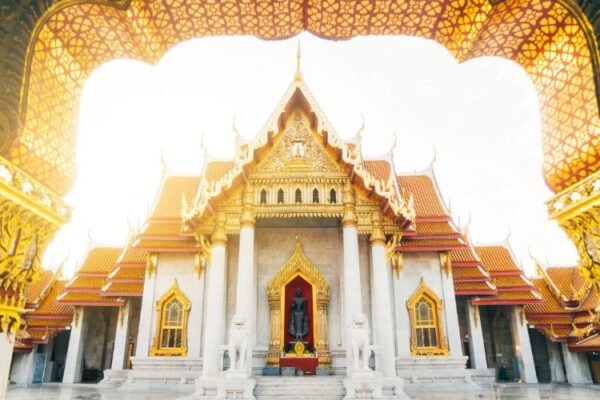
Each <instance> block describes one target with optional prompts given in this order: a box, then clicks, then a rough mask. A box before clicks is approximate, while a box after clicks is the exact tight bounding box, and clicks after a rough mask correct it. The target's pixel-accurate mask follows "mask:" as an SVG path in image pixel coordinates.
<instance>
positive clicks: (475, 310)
mask: <svg viewBox="0 0 600 400" xmlns="http://www.w3.org/2000/svg"><path fill="white" fill-rule="evenodd" d="M472 307H473V325H475V328H477V325H478V324H479V306H478V305H477V304H473V305H472Z"/></svg>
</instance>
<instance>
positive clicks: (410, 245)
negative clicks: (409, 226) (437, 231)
mask: <svg viewBox="0 0 600 400" xmlns="http://www.w3.org/2000/svg"><path fill="white" fill-rule="evenodd" d="M464 246H466V244H465V243H464V242H463V241H462V239H461V238H452V239H419V238H413V237H403V238H402V240H401V241H400V243H399V244H398V247H397V248H398V250H400V251H404V252H406V251H421V250H422V251H427V250H431V251H439V250H451V249H454V248H462V247H464Z"/></svg>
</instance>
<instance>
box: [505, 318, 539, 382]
mask: <svg viewBox="0 0 600 400" xmlns="http://www.w3.org/2000/svg"><path fill="white" fill-rule="evenodd" d="M510 325H511V331H512V337H513V343H514V346H515V356H516V357H517V360H518V361H519V372H520V375H521V379H522V380H523V382H525V383H537V375H536V373H535V363H534V361H533V352H532V351H531V342H530V341H529V332H528V330H527V320H526V319H525V311H524V310H523V306H514V307H512V310H511V318H510Z"/></svg>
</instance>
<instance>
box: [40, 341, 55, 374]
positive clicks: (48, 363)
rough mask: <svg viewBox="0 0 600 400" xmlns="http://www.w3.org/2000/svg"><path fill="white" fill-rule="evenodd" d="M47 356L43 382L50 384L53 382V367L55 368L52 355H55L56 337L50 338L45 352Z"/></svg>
mask: <svg viewBox="0 0 600 400" xmlns="http://www.w3.org/2000/svg"><path fill="white" fill-rule="evenodd" d="M44 353H45V356H46V364H45V365H44V377H43V379H42V382H50V381H51V380H52V367H53V366H54V362H53V361H52V355H53V354H54V337H53V336H52V337H50V338H48V343H47V344H46V351H45V352H44Z"/></svg>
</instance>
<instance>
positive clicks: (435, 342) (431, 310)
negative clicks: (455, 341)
mask: <svg viewBox="0 0 600 400" xmlns="http://www.w3.org/2000/svg"><path fill="white" fill-rule="evenodd" d="M406 306H407V308H408V313H409V314H410V322H411V332H412V335H411V339H410V348H411V353H412V354H413V355H447V354H448V340H447V339H446V337H445V336H444V335H443V329H442V325H441V316H442V313H443V304H442V300H441V299H440V298H439V297H438V296H437V295H436V294H435V292H433V290H431V289H430V288H429V287H428V286H427V285H426V284H425V281H424V280H423V279H421V284H420V285H419V287H418V288H417V290H416V291H415V293H413V295H412V296H411V297H410V298H409V299H408V301H407V303H406Z"/></svg>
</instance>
